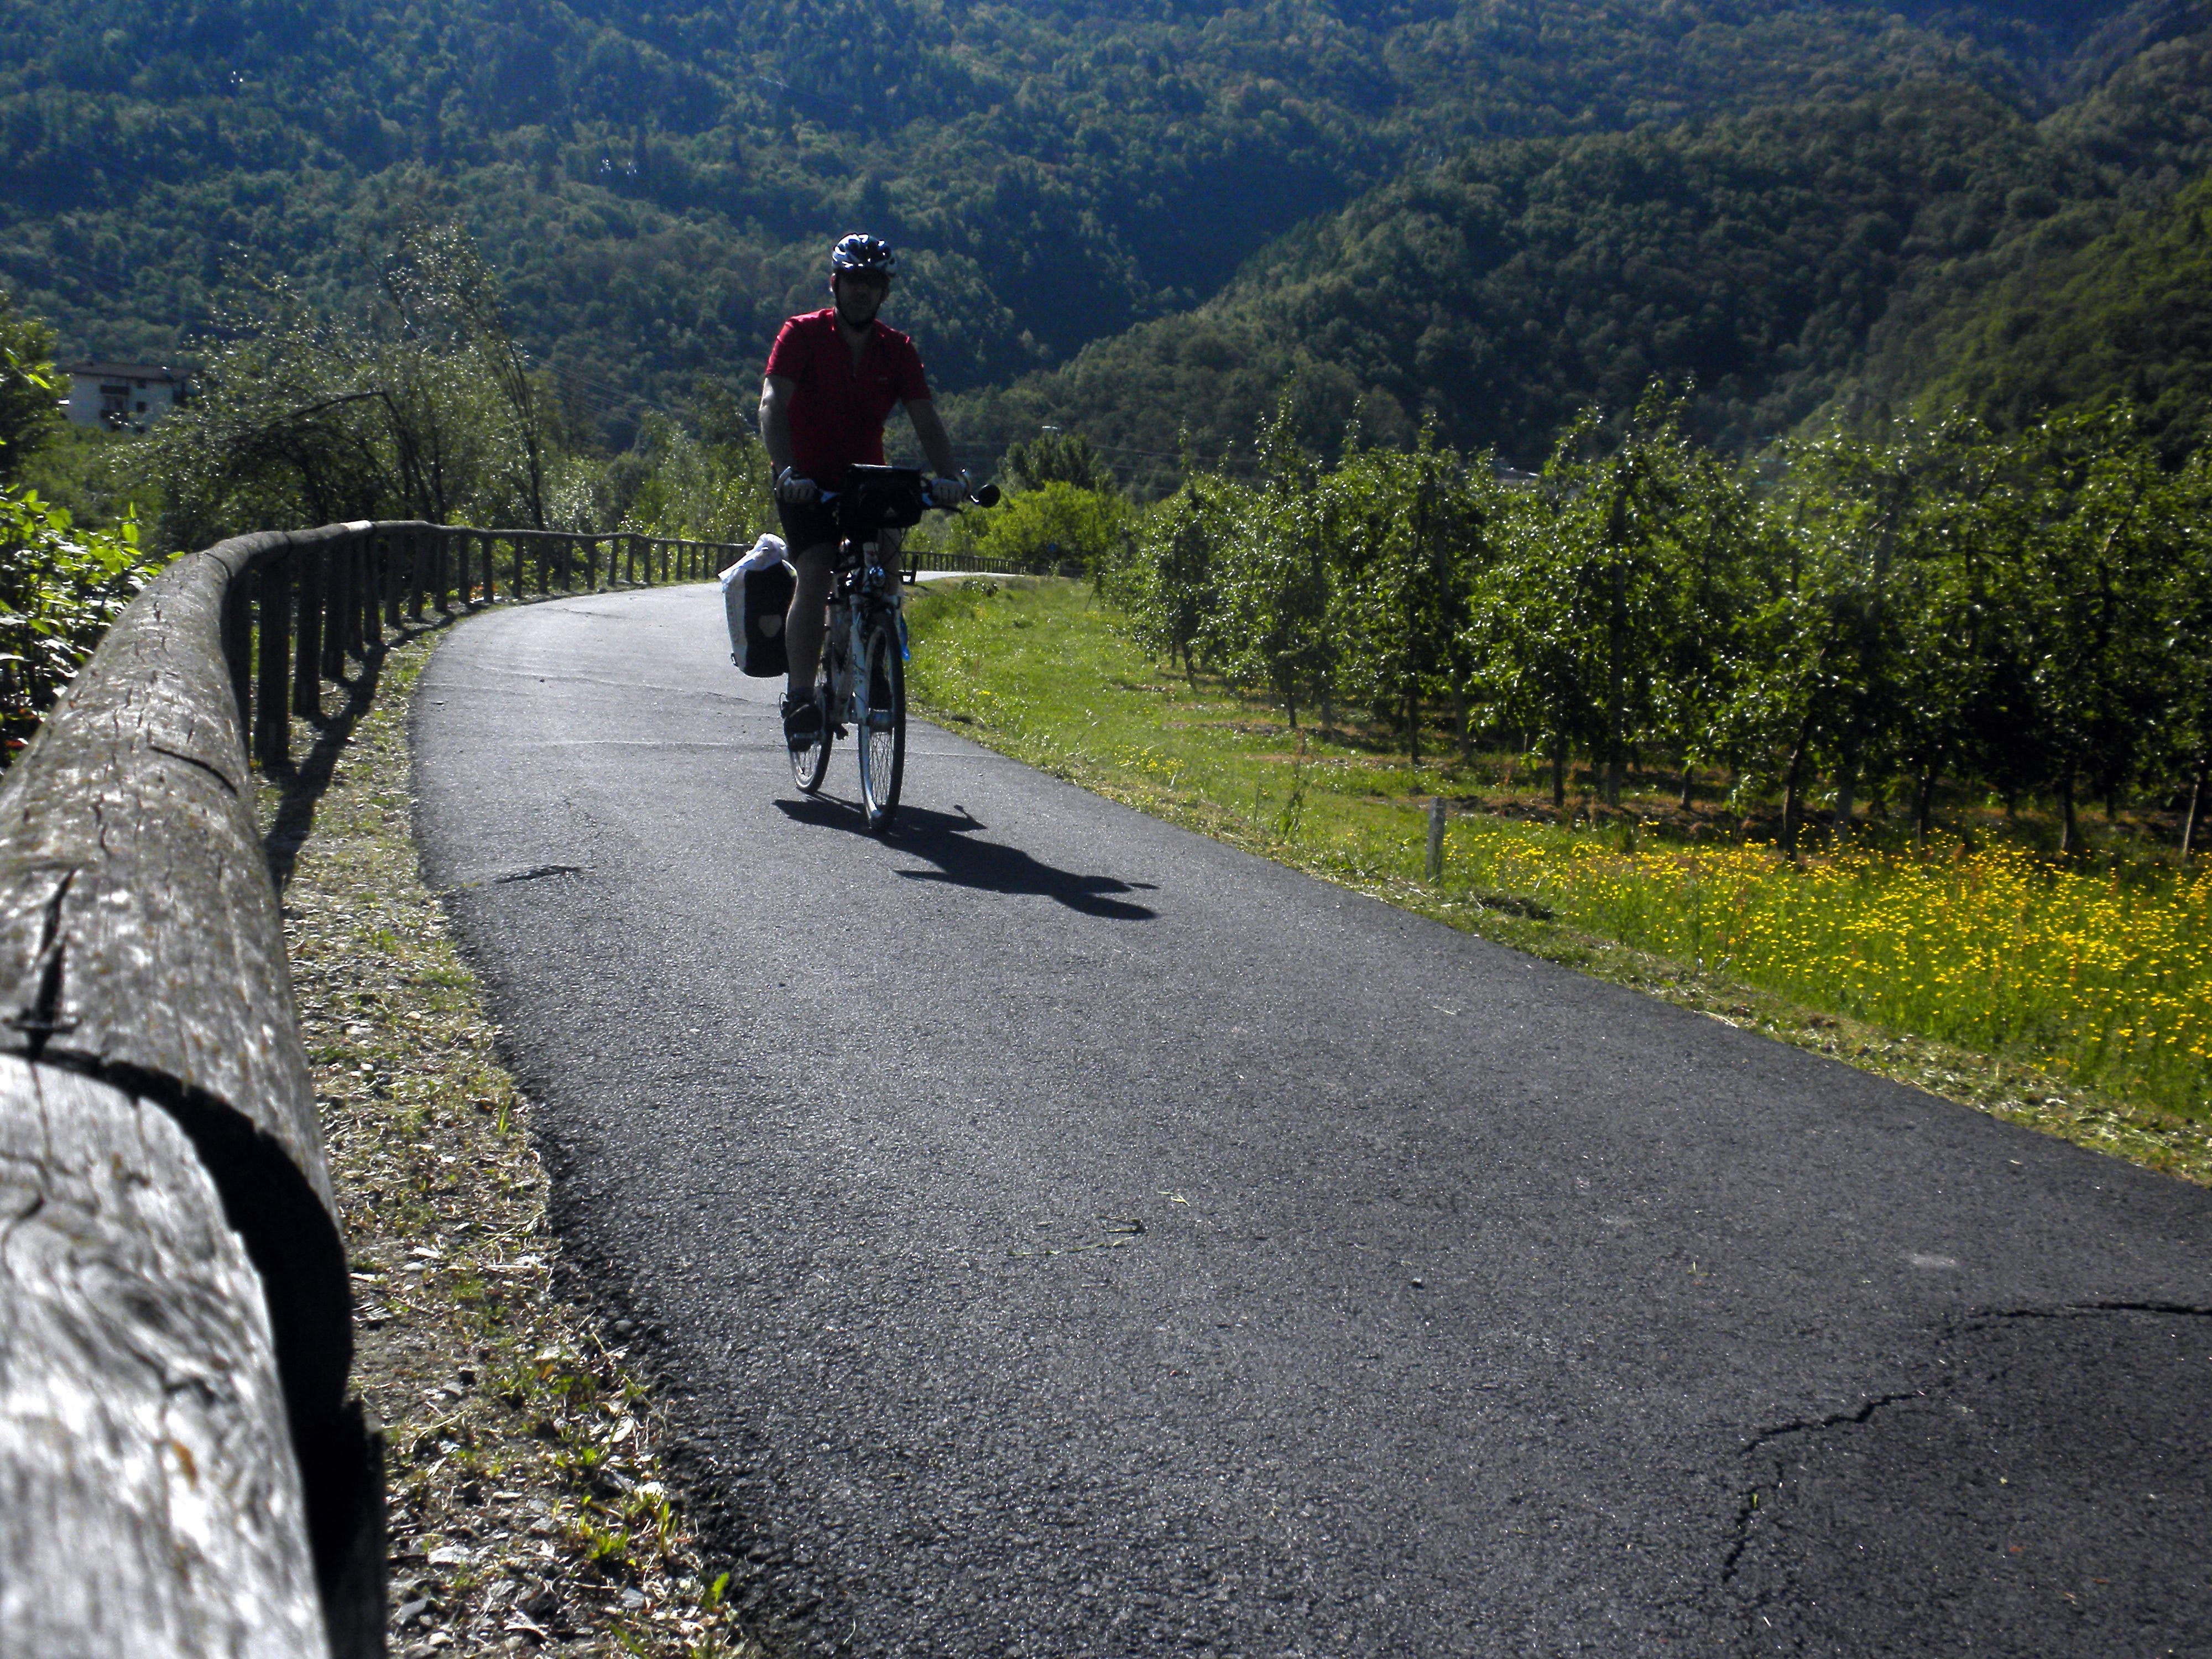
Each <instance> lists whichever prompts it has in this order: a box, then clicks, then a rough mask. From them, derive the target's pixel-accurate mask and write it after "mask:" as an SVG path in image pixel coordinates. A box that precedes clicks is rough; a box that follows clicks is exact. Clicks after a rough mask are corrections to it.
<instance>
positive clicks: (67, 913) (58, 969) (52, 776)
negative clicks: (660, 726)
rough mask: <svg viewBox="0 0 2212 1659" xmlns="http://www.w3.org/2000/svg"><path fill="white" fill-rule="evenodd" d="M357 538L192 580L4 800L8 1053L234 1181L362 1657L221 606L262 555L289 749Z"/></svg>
mask: <svg viewBox="0 0 2212 1659" xmlns="http://www.w3.org/2000/svg"><path fill="white" fill-rule="evenodd" d="M354 534H355V532H350V531H349V529H348V528H347V527H345V526H332V527H331V528H330V529H328V530H325V531H315V532H301V533H299V534H295V535H264V536H255V537H245V538H240V539H239V540H237V541H234V542H228V543H225V544H223V545H222V546H221V547H219V548H216V549H214V550H210V551H209V552H206V553H202V554H196V555H193V556H190V557H187V558H185V559H183V560H180V561H179V562H177V563H176V564H174V565H173V566H171V567H170V568H169V569H168V570H167V571H166V572H165V573H163V574H162V575H161V577H160V578H159V579H158V580H156V581H155V583H154V584H153V585H152V586H150V587H149V588H148V590H147V591H146V592H144V593H143V594H142V595H141V596H140V597H139V598H138V599H137V600H136V601H135V602H134V603H133V604H132V605H131V606H130V607H129V608H128V609H127V610H126V611H125V612H124V614H123V616H122V617H120V618H119V619H118V621H117V623H116V624H115V626H114V628H113V629H111V630H110V632H109V635H108V636H107V638H106V640H105V641H103V642H102V644H101V646H100V649H99V650H98V651H97V652H96V653H94V656H93V658H92V660H91V661H90V662H89V663H88V664H87V665H86V666H85V668H84V669H83V671H82V672H81V673H80V674H79V675H78V677H77V678H76V683H75V684H73V685H72V687H71V688H70V693H69V696H67V697H66V698H65V699H64V702H62V704H61V705H60V706H59V707H58V708H56V709H55V710H54V712H53V713H52V714H50V715H49V716H48V718H47V720H46V724H45V725H44V726H42V728H41V729H40V732H39V735H38V737H37V738H35V739H34V740H33V743H32V744H31V746H30V748H29V749H28V750H26V752H25V753H24V755H23V757H22V758H21V761H19V762H18V763H17V765H16V766H15V768H14V769H12V770H11V772H10V773H9V778H8V781H7V784H6V786H5V787H4V788H0V1010H4V1012H0V1054H15V1055H17V1056H19V1057H20V1058H21V1060H23V1061H25V1062H27V1063H31V1064H35V1065H36V1066H39V1067H40V1068H41V1070H42V1072H43V1071H47V1070H58V1071H65V1072H69V1073H76V1074H77V1075H78V1076H81V1077H83V1078H86V1079H91V1080H93V1081H95V1082H98V1083H102V1084H106V1085H110V1086H111V1087H112V1088H114V1089H116V1090H119V1091H125V1093H127V1094H129V1095H131V1096H132V1097H135V1098H137V1099H138V1100H141V1101H145V1102H152V1103H156V1104H158V1105H159V1107H160V1108H161V1110H162V1111H164V1112H165V1113H167V1115H168V1116H169V1117H170V1118H171V1119H172V1120H173V1121H174V1123H175V1125H176V1126H177V1127H178V1129H179V1131H180V1132H181V1134H182V1135H183V1137H184V1138H185V1140H186V1141H188V1142H189V1144H190V1146H191V1148H192V1150H193V1152H194V1153H195V1154H196V1155H197V1158H198V1160H199V1162H200V1164H202V1165H203V1166H204V1169H205V1170H206V1172H207V1174H208V1176H209V1177H210V1179H211V1181H212V1182H213V1186H214V1189H215V1191H216V1194H218V1195H219V1196H220V1199H221V1201H222V1209H223V1213H224V1216H225V1218H226V1219H227V1221H228V1225H229V1226H230V1227H231V1228H232V1229H234V1231H236V1233H237V1234H238V1236H239V1238H240V1241H241V1242H242V1244H243V1248H244V1249H245V1252H246V1257H247V1259H248V1260H249V1261H251V1263H252V1267H254V1269H255V1270H256V1272H257V1273H258V1280H259V1283H258V1292H257V1293H258V1295H259V1296H260V1297H261V1298H262V1299H263V1301H264V1304H265V1307H266V1310H267V1318H268V1322H269V1327H270V1340H271V1343H272V1346H273V1352H274V1356H275V1360H276V1374H277V1376H278V1377H279V1379H280V1381H281V1383H282V1388H283V1399H284V1406H285V1413H286V1421H287V1424H288V1426H289V1437H290V1443H291V1446H292V1449H293V1451H294V1454H295V1456H296V1457H297V1459H298V1462H299V1467H300V1469H301V1473H302V1475H303V1477H304V1496H305V1503H306V1510H307V1535H308V1545H309V1547H310V1549H311V1553H312V1560H313V1567H314V1571H315V1575H316V1577H317V1579H318V1581H319V1583H320V1585H321V1589H322V1592H323V1595H324V1598H325V1602H326V1603H327V1605H328V1607H329V1612H330V1620H331V1629H332V1630H333V1632H341V1633H346V1634H345V1639H346V1641H347V1642H348V1643H349V1644H354V1645H349V1646H348V1647H346V1648H343V1649H342V1650H341V1651H343V1652H345V1653H349V1654H350V1653H356V1652H368V1651H380V1650H381V1647H380V1643H381V1637H380V1634H376V1635H375V1636H374V1641H375V1643H376V1644H377V1645H375V1646H373V1647H363V1646H361V1645H359V1644H360V1643H361V1642H362V1641H363V1640H366V1639H368V1638H363V1637H362V1636H361V1634H360V1632H362V1631H363V1630H370V1631H373V1632H380V1631H381V1623H380V1619H378V1618H372V1617H370V1616H369V1614H368V1613H365V1612H364V1611H363V1606H364V1604H365V1602H366V1601H368V1600H374V1599H378V1598H380V1595H381V1583H382V1581H381V1574H380V1570H376V1569H374V1568H373V1567H372V1566H371V1565H367V1564H368V1563H369V1562H371V1561H373V1559H374V1554H375V1551H374V1549H372V1548H371V1547H370V1546H368V1545H366V1544H364V1542H363V1539H364V1537H365V1536H366V1535H367V1534H369V1533H372V1532H374V1531H376V1530H377V1529H378V1528H380V1499H379V1498H378V1497H377V1487H376V1478H377V1477H376V1471H375V1468H374V1463H373V1461H372V1460H373V1457H374V1446H373V1442H372V1441H371V1439H370V1437H368V1435H367V1433H366V1431H365V1429H364V1426H363V1425H362V1420H361V1419H360V1416H359V1413H358V1412H357V1411H356V1410H353V1409H350V1408H349V1407H348V1406H347V1405H346V1403H345V1398H344V1390H345V1378H346V1372H347V1370H348V1369H349V1365H350V1363H351V1357H352V1334H351V1302H350V1294H349V1284H348V1281H347V1277H346V1271H345V1257H344V1251H343V1246H342V1244H341V1242H340V1235H339V1231H338V1225H337V1217H336V1213H335V1210H334V1207H333V1206H332V1203H331V1190H330V1182H329V1176H328V1174H327V1172H326V1170H325V1164H324V1160H323V1150H322V1137H321V1130H320V1126H319V1121H318V1119H317V1115H316V1111H315V1103H314V1097H313V1088H312V1086H311V1085H310V1082H309V1079H308V1075H307V1064H306V1058H305V1055H304V1054H303V1053H302V1051H301V1045H300V1039H299V1035H298V1028H297V1024H296V1021H295V1016H294V1011H293V1006H292V994H291V983H290V976H289V969H288V966H287V963H286V957H285V945H284V936H283V927H282V922H281V919H280V916H279V914H278V909H277V903H276V893H275V890H274V888H273V887H272V886H271V884H270V880H269V873H268V867H267V865H266V863H265V861H264V857H263V854H262V848H261V845H260V838H259V834H258V826H257V825H256V823H255V822H254V817H253V813H252V781H251V776H250V774H249V772H248V769H247V763H246V750H245V744H244V742H243V733H242V729H241V727H240V721H239V711H238V705H237V701H236V699H235V697H234V695H233V692H232V687H231V680H230V675H231V671H230V669H229V667H228V665H227V664H226V663H225V661H224V658H223V653H222V617H223V611H224V608H225V596H226V593H227V592H228V588H229V587H230V586H231V585H232V584H233V583H234V581H236V580H239V579H240V577H241V576H242V575H243V574H244V573H245V572H246V571H247V570H248V569H249V568H252V567H254V566H255V565H256V564H257V563H258V564H259V565H260V566H261V569H260V589H261V599H262V603H261V606H260V610H261V617H262V621H263V623H264V633H263V637H262V639H261V641H260V642H259V643H260V647H261V649H260V657H261V660H260V664H259V668H260V674H259V677H258V678H259V690H260V691H261V693H262V696H260V697H259V698H258V699H257V702H258V703H259V707H258V709H257V710H256V712H257V713H258V714H261V715H262V716H263V717H264V718H263V721H262V726H263V730H264V732H269V731H270V730H272V729H273V730H274V731H275V732H276V733H277V734H278V743H279V744H281V740H282V733H283V729H284V726H285V723H286V719H287V715H288V713H289V705H290V702H291V699H290V697H289V696H288V695H287V694H288V693H289V691H290V690H291V689H292V688H291V686H290V684H289V683H288V682H289V678H290V677H289V674H288V672H287V670H288V669H289V668H290V667H291V666H292V665H293V663H294V662H295V661H296V662H299V663H303V664H305V665H306V666H307V668H308V670H309V671H310V672H313V671H314V669H315V668H316V667H317V666H318V659H319V651H312V652H311V651H310V650H308V649H307V648H306V647H305V643H304V641H302V646H301V649H300V651H299V652H298V653H297V655H296V657H295V656H294V654H293V653H289V652H287V651H286V650H285V648H284V646H285V642H286V641H285V637H284V636H285V632H286V630H285V628H284V625H283V617H284V616H285V613H286V611H287V610H288V608H289V596H288V595H287V593H286V591H285V590H286V588H287V586H288V584H287V583H286V582H285V581H284V580H283V570H284V563H285V562H287V560H286V556H298V555H299V554H301V553H302V552H305V553H307V554H309V555H311V556H319V555H320V554H321V553H322V552H323V551H324V550H325V549H327V548H329V547H331V546H332V545H342V544H344V543H345V542H346V541H348V540H349V539H350V538H352V536H353V535H354ZM272 747H273V748H274V752H276V754H277V755H279V756H280V757H281V755H282V753H283V750H282V748H281V747H278V746H275V745H272ZM99 1570H100V1568H99V1564H98V1563H97V1562H88V1564H87V1565H86V1566H85V1571H88V1572H95V1573H96V1572H97V1571H99ZM7 1631H8V1626H6V1625H5V1623H4V1622H0V1632H7ZM8 1639H9V1638H8V1636H7V1635H0V1648H4V1647H5V1646H6V1645H7V1644H8ZM293 1650H294V1651H301V1649H299V1648H297V1647H295V1648H294V1649H293ZM34 1651H44V1650H34ZM109 1651H142V1650H136V1649H130V1648H124V1649H115V1650H109ZM143 1651H150V1652H158V1651H166V1650H164V1649H161V1648H159V1647H154V1648H147V1649H143ZM240 1651H246V1649H240Z"/></svg>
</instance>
